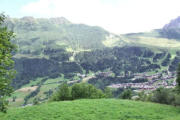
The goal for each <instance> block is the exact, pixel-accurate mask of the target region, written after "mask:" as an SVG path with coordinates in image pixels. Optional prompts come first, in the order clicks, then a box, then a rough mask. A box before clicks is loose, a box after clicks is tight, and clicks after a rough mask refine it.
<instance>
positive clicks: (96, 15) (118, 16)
mask: <svg viewBox="0 0 180 120" xmlns="http://www.w3.org/2000/svg"><path fill="white" fill-rule="evenodd" d="M179 4H180V1H179V0H38V1H35V2H31V3H29V4H26V5H24V6H23V7H22V8H21V12H22V13H23V14H24V15H26V16H34V17H60V16H63V17H66V18H67V19H69V20H70V21H72V22H74V23H84V24H88V25H98V26H101V27H103V28H105V29H107V30H109V31H111V32H114V33H127V32H140V31H148V30H151V29H155V28H160V27H162V26H163V25H164V24H166V23H167V22H169V21H170V19H173V18H175V17H177V16H178V15H180V9H179Z"/></svg>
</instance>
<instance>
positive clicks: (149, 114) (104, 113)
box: [0, 99, 180, 120]
mask: <svg viewBox="0 0 180 120" xmlns="http://www.w3.org/2000/svg"><path fill="white" fill-rule="evenodd" d="M167 113H168V114H167ZM0 118H1V120H12V119H13V120H27V119H29V120H32V119H33V120H45V119H52V120H59V119H61V120H69V119H71V120H80V119H82V120H102V119H103V120H112V119H113V120H135V119H141V120H179V119H180V114H179V108H178V107H173V106H168V105H162V104H154V103H147V102H137V101H129V100H118V99H97V100H93V99H91V100H75V101H64V102H63V101H62V102H51V103H43V104H41V105H37V106H29V107H25V108H12V109H9V110H8V112H7V114H3V113H0Z"/></svg>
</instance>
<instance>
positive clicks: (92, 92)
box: [71, 83, 105, 99]
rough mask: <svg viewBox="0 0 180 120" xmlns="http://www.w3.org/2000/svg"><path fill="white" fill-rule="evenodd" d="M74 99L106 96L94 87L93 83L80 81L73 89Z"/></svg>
mask: <svg viewBox="0 0 180 120" xmlns="http://www.w3.org/2000/svg"><path fill="white" fill-rule="evenodd" d="M71 95H72V99H81V98H90V99H95V98H104V97H105V95H104V93H103V92H102V91H101V90H100V89H97V88H96V87H94V86H93V85H91V84H85V83H78V84H74V85H73V86H72V89H71Z"/></svg>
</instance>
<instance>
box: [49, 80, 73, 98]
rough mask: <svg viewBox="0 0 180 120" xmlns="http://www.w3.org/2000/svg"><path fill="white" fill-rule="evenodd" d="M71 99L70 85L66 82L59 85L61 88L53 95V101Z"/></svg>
mask: <svg viewBox="0 0 180 120" xmlns="http://www.w3.org/2000/svg"><path fill="white" fill-rule="evenodd" d="M70 99H71V95H70V89H69V86H68V85H67V84H65V83H63V84H61V85H60V86H59V90H58V91H57V92H56V93H55V94H54V95H53V97H52V100H53V101H64V100H70Z"/></svg>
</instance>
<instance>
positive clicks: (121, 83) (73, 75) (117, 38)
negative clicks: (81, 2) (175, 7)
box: [5, 17, 180, 106]
mask: <svg viewBox="0 0 180 120" xmlns="http://www.w3.org/2000/svg"><path fill="white" fill-rule="evenodd" d="M5 24H6V25H7V26H8V28H9V29H13V30H14V32H15V33H16V38H15V39H14V40H13V43H15V44H16V45H17V47H18V52H17V53H16V54H14V57H13V59H14V60H15V69H16V70H17V75H16V78H15V79H14V80H13V83H12V85H13V87H14V88H15V92H14V93H13V95H12V97H11V98H9V100H10V106H22V105H23V106H24V105H26V104H32V102H33V99H35V98H38V99H39V100H40V101H46V100H48V99H49V97H50V96H51V95H52V94H53V92H54V91H56V89H57V88H58V86H59V85H60V84H61V83H63V82H67V83H68V84H69V85H72V84H73V83H79V82H86V83H90V84H93V85H95V86H96V87H98V88H100V89H102V90H103V89H104V88H105V87H110V88H113V89H115V90H116V89H117V90H118V89H120V88H132V89H134V91H137V90H138V91H141V90H154V89H156V88H158V87H160V86H165V87H167V88H173V87H174V86H175V83H174V81H175V78H176V72H175V71H176V69H177V65H178V63H179V62H180V54H179V52H180V49H179V48H180V41H179V40H178V39H175V38H167V37H164V36H163V35H162V30H161V29H158V30H152V31H151V32H145V33H130V34H123V35H116V34H113V33H109V32H108V31H106V30H104V29H103V28H100V27H96V26H87V25H83V24H73V23H71V22H70V21H68V20H67V19H65V18H50V19H36V18H33V17H24V18H21V19H15V18H8V19H7V20H6V23H5ZM29 87H30V89H32V88H36V89H33V90H32V91H31V90H28V88H29ZM23 89H27V91H22V90H23ZM116 94H117V93H116ZM118 94H119V93H118ZM13 99H14V100H13ZM12 101H14V102H12Z"/></svg>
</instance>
